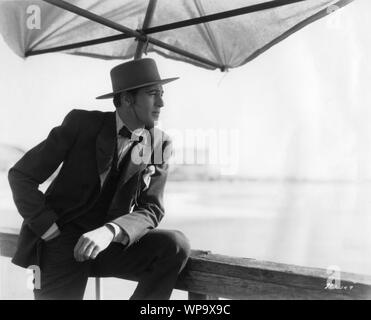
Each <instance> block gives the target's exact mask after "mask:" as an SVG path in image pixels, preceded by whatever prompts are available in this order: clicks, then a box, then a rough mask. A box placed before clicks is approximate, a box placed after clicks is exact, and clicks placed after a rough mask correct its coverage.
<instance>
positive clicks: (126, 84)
mask: <svg viewBox="0 0 371 320" xmlns="http://www.w3.org/2000/svg"><path fill="white" fill-rule="evenodd" d="M160 80H161V78H160V74H159V72H158V70H157V66H156V63H155V61H154V60H153V59H150V58H145V59H138V60H132V61H129V62H124V63H121V64H119V65H117V66H115V67H114V68H113V69H112V70H111V82H112V89H113V91H114V92H117V91H122V90H128V89H130V88H133V89H134V88H135V87H140V86H142V85H145V84H147V83H151V82H156V81H160Z"/></svg>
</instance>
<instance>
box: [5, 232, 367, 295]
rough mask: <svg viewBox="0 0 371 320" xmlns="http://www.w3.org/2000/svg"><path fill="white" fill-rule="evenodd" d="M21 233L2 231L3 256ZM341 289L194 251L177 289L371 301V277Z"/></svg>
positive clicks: (323, 276) (316, 275)
mask: <svg viewBox="0 0 371 320" xmlns="http://www.w3.org/2000/svg"><path fill="white" fill-rule="evenodd" d="M18 232H19V231H18V230H16V229H6V230H4V229H0V250H1V252H0V253H1V255H2V256H6V257H12V256H13V255H14V252H15V248H16V243H17V238H18V235H17V233H18ZM340 276H341V286H343V287H347V288H346V289H344V288H343V289H337V290H328V289H325V286H326V281H327V277H328V274H327V272H326V270H325V269H319V268H306V267H300V266H295V265H287V264H282V263H274V262H269V261H257V260H254V259H247V258H236V257H229V256H224V255H218V254H211V253H210V251H201V250H192V254H191V257H190V259H189V261H188V263H187V266H186V268H185V269H184V271H183V272H182V274H181V275H180V277H179V279H178V281H177V283H176V286H175V288H176V289H181V290H186V291H189V292H190V294H189V297H190V299H197V300H199V299H205V298H206V299H213V298H215V297H218V296H219V297H225V298H232V299H371V285H370V284H371V277H370V276H366V275H359V274H352V273H341V274H340Z"/></svg>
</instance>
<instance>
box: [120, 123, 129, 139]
mask: <svg viewBox="0 0 371 320" xmlns="http://www.w3.org/2000/svg"><path fill="white" fill-rule="evenodd" d="M119 135H120V136H121V137H124V138H128V139H129V140H131V131H130V130H129V129H128V128H127V127H126V126H123V127H122V128H121V129H120V131H119Z"/></svg>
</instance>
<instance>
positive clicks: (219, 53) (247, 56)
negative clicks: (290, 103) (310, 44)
mask: <svg viewBox="0 0 371 320" xmlns="http://www.w3.org/2000/svg"><path fill="white" fill-rule="evenodd" d="M352 1H353V0H274V1H267V0H229V1H225V0H120V1H118V0H75V1H72V0H71V1H62V0H16V1H1V2H0V33H1V34H2V36H3V38H4V40H5V42H6V43H7V44H8V46H9V47H10V48H11V49H12V50H13V51H14V52H15V53H16V54H17V55H19V56H21V57H24V58H26V57H29V56H32V55H39V54H44V53H49V52H59V51H62V52H65V53H69V54H75V55H83V56H90V57H97V58H103V59H130V58H139V57H141V56H142V54H143V52H145V53H147V52H156V53H158V54H160V55H162V56H165V57H167V58H170V59H175V60H180V61H184V62H187V63H192V64H194V65H197V66H200V67H204V68H208V69H217V68H219V69H220V70H222V71H224V70H227V69H229V68H236V67H239V66H241V65H243V64H245V63H247V62H249V61H251V60H252V59H254V58H256V57H257V56H259V55H260V54H261V53H263V52H264V51H266V50H268V49H269V48H270V47H272V46H273V45H275V44H277V43H278V42H280V41H282V40H283V39H285V38H286V37H288V36H290V35H291V34H293V33H295V32H296V31H298V30H300V29H301V28H303V27H305V26H306V25H308V24H310V23H312V22H314V21H316V20H318V19H320V18H322V17H325V16H326V15H328V14H330V13H332V12H334V11H336V10H338V9H340V8H341V7H343V6H345V5H347V4H348V3H350V2H352ZM293 54H294V53H293Z"/></svg>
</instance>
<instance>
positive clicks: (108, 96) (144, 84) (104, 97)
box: [95, 77, 179, 99]
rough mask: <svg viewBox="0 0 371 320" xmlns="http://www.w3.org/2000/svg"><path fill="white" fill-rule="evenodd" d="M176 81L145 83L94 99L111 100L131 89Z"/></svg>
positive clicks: (163, 80) (164, 80)
mask: <svg viewBox="0 0 371 320" xmlns="http://www.w3.org/2000/svg"><path fill="white" fill-rule="evenodd" d="M178 79H179V77H177V78H167V79H162V80H157V81H152V82H147V83H143V84H141V85H138V86H134V87H129V88H125V89H121V90H118V91H115V92H111V93H107V94H104V95H101V96H99V97H96V98H95V99H109V98H113V96H114V95H115V94H117V93H121V92H124V91H128V90H133V89H138V88H143V87H148V86H152V85H155V84H165V83H168V82H171V81H174V80H178Z"/></svg>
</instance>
